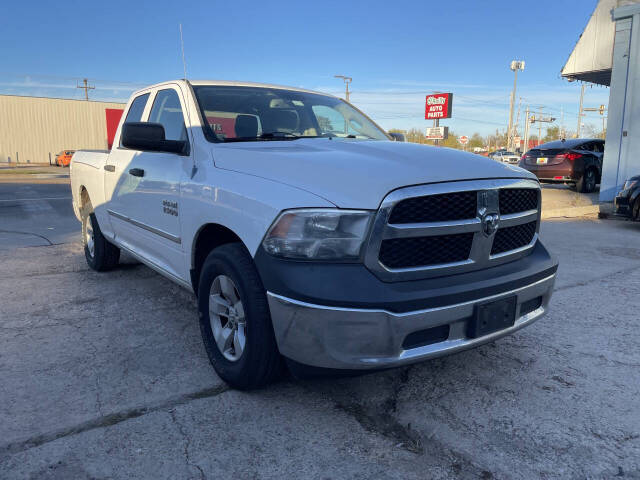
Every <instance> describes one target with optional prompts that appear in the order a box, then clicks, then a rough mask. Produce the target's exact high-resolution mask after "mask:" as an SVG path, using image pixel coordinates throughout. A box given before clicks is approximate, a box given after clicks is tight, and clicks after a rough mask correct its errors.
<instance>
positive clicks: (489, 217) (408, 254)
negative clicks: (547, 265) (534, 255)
mask: <svg viewBox="0 0 640 480" xmlns="http://www.w3.org/2000/svg"><path fill="white" fill-rule="evenodd" d="M469 205H473V212H471V211H470V209H469ZM539 205H540V186H539V184H538V182H537V181H535V180H518V179H515V180H514V179H496V180H478V181H464V182H449V183H439V184H433V185H424V186H417V187H407V188H403V189H399V190H396V191H394V192H392V193H390V194H389V195H388V196H387V197H386V198H385V199H384V201H383V202H382V205H381V207H380V209H379V210H378V214H377V215H376V219H375V221H374V226H373V229H372V232H371V234H370V238H369V242H368V245H367V248H366V251H365V264H366V265H367V267H368V268H369V269H370V270H372V271H373V272H374V273H375V274H376V275H377V276H378V277H380V278H381V279H382V280H385V281H396V280H398V281H399V280H410V279H419V278H428V277H435V276H442V275H450V274H454V273H461V272H466V271H472V270H477V269H481V268H487V267H490V266H494V265H499V264H501V263H505V262H508V261H512V260H515V259H517V258H520V257H521V256H523V255H526V254H528V253H529V252H530V250H531V249H532V248H533V246H534V245H535V242H536V241H537V231H538V226H539V222H540V208H539ZM496 225H497V228H494V227H496Z"/></svg>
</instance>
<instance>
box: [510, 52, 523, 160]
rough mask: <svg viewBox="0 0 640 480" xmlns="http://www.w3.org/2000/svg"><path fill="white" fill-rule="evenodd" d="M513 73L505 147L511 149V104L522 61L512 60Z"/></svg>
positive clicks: (514, 96)
mask: <svg viewBox="0 0 640 480" xmlns="http://www.w3.org/2000/svg"><path fill="white" fill-rule="evenodd" d="M509 68H511V70H512V71H513V73H514V74H515V75H514V77H513V92H511V102H510V106H509V128H508V129H507V148H509V149H511V146H512V144H513V106H514V104H515V102H516V87H517V85H518V70H524V61H522V60H514V61H512V62H511V65H510V67H509Z"/></svg>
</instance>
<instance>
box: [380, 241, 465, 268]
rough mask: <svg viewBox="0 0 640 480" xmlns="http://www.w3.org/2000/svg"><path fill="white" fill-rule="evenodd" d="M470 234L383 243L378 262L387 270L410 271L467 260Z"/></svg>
mask: <svg viewBox="0 0 640 480" xmlns="http://www.w3.org/2000/svg"><path fill="white" fill-rule="evenodd" d="M472 242H473V233H460V234H455V235H438V236H432V237H413V238H393V239H390V240H383V241H382V245H381V247H380V256H379V258H380V262H382V264H384V265H385V266H386V267H387V268H410V267H426V266H429V265H439V264H442V263H453V262H462V261H464V260H467V259H468V258H469V253H470V252H471V244H472Z"/></svg>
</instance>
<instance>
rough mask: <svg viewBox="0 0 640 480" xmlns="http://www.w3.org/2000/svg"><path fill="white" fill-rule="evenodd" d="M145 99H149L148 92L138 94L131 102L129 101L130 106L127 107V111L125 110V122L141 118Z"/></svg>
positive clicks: (145, 102) (136, 120)
mask: <svg viewBox="0 0 640 480" xmlns="http://www.w3.org/2000/svg"><path fill="white" fill-rule="evenodd" d="M147 100H149V94H148V93H145V94H144V95H140V96H138V97H136V98H135V99H134V100H133V102H131V107H129V111H128V112H127V118H125V120H124V121H125V122H139V121H141V120H142V113H143V112H144V107H145V105H146V104H147Z"/></svg>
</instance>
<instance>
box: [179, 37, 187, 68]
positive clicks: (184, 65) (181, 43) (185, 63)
mask: <svg viewBox="0 0 640 480" xmlns="http://www.w3.org/2000/svg"><path fill="white" fill-rule="evenodd" d="M180 48H181V49H182V67H183V68H184V79H185V80H186V79H187V62H186V60H185V59H184V41H183V40H182V24H180Z"/></svg>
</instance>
